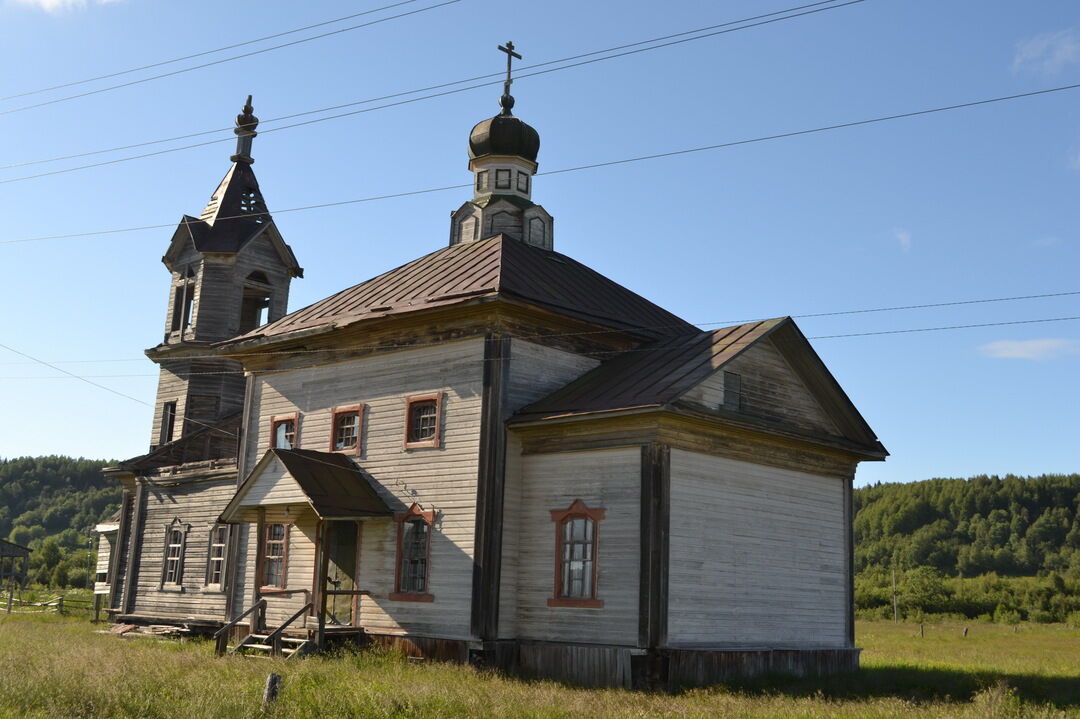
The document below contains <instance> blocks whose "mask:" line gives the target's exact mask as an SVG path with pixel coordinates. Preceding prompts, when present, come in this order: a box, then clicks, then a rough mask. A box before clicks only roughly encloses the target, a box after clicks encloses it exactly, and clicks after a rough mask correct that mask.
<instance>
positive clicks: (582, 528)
mask: <svg viewBox="0 0 1080 719" xmlns="http://www.w3.org/2000/svg"><path fill="white" fill-rule="evenodd" d="M604 513H605V510H603V509H591V508H589V507H588V506H586V504H585V503H584V502H582V501H581V500H580V499H575V500H574V502H573V504H571V505H570V506H569V507H567V508H566V509H553V510H551V521H552V522H554V523H555V592H554V596H552V597H551V598H550V599H548V601H547V605H548V606H549V607H586V608H592V609H599V608H600V607H602V606H604V602H603V600H601V599H598V598H597V587H596V578H597V559H598V557H597V551H596V550H597V547H598V546H599V538H600V522H601V520H603V519H604Z"/></svg>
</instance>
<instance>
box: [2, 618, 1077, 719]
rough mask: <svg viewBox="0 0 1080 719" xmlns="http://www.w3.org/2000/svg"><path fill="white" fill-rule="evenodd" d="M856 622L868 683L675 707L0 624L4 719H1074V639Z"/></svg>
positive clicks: (483, 679) (81, 629) (13, 621)
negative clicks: (278, 680)
mask: <svg viewBox="0 0 1080 719" xmlns="http://www.w3.org/2000/svg"><path fill="white" fill-rule="evenodd" d="M963 626H964V625H954V624H941V625H930V624H928V625H926V632H925V636H924V637H920V636H919V627H918V625H911V624H899V625H894V624H891V623H884V622H862V623H860V624H859V625H858V628H857V632H858V640H859V645H860V646H862V647H864V649H865V651H864V652H863V662H862V664H863V669H862V671H860V672H859V673H857V674H850V675H845V676H840V677H832V678H829V679H825V680H795V679H772V680H769V681H758V682H754V683H749V684H743V685H741V686H725V687H716V688H713V689H708V690H694V691H688V692H684V693H681V694H679V695H677V696H670V695H660V694H653V695H648V694H639V693H633V692H627V691H619V690H604V691H597V690H584V689H574V688H570V687H565V686H561V685H558V684H555V683H551V682H523V681H518V680H512V679H505V678H502V677H498V676H495V675H492V674H480V673H477V672H475V671H473V670H472V669H469V668H467V667H461V666H453V665H443V664H415V663H410V662H407V661H405V660H403V659H402V658H400V657H399V656H397V655H393V654H388V653H374V652H359V653H347V654H341V655H339V656H335V657H319V658H309V659H304V660H302V661H292V662H283V661H278V660H255V659H244V658H239V657H228V658H223V659H214V658H213V656H212V650H211V647H210V645H209V644H207V643H206V642H202V641H184V642H177V641H157V640H151V639H128V640H124V639H119V638H117V637H114V636H105V635H100V634H95V633H94V630H95V629H96V627H94V626H92V625H90V624H89V623H87V622H86V621H85V620H84V619H83V620H80V619H74V618H65V617H59V616H56V615H46V616H16V615H12V616H5V615H2V614H0V717H4V718H7V717H19V718H20V719H21V718H23V717H28V718H37V717H48V718H49V719H60V718H66V717H192V718H200V717H207V718H209V717H214V718H219V717H262V716H267V715H265V714H262V713H261V712H260V709H259V701H260V698H261V694H262V687H263V683H264V682H265V680H266V675H267V673H268V672H270V671H275V672H278V673H280V674H282V675H283V676H284V678H285V680H284V688H283V692H282V695H281V699H280V701H279V702H278V704H277V706H276V707H275V708H274V710H273V711H272V712H271V715H272V716H274V717H459V716H460V717H652V716H657V717H713V716H723V717H833V716H837V717H860V718H863V717H903V718H904V719H913V718H916V717H979V718H980V719H982V718H986V717H1028V716H1033V717H1062V716H1067V717H1080V631H1078V630H1075V629H1067V628H1065V627H1064V626H1061V625H1024V626H1021V627H1020V628H1019V631H1017V632H1014V630H1013V628H1012V627H1006V626H999V625H991V624H977V623H976V624H970V625H968V626H970V627H971V631H970V633H969V636H968V637H966V638H964V637H962V630H963Z"/></svg>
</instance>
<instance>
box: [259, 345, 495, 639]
mask: <svg viewBox="0 0 1080 719" xmlns="http://www.w3.org/2000/svg"><path fill="white" fill-rule="evenodd" d="M483 357H484V342H483V340H482V339H479V338H477V339H469V340H462V341H460V342H452V343H447V344H441V345H436V346H432V347H424V348H420V349H413V350H404V351H400V352H393V353H387V354H380V355H377V356H373V357H365V358H360V359H356V360H350V361H347V362H340V363H335V364H330V365H323V366H319V367H312V368H305V369H297V370H292V371H289V372H281V373H275V374H267V375H257V376H256V378H255V381H254V383H253V397H252V413H251V416H252V421H253V422H257V424H256V425H254V426H250V427H249V428H248V432H247V435H246V436H247V440H246V442H247V445H246V452H247V466H249V467H254V465H255V463H256V462H257V461H258V459H259V458H260V457H261V456H262V455H263V453H265V451H266V449H267V448H268V447H269V441H270V438H269V430H270V419H271V417H273V416H278V415H288V414H292V413H293V412H297V411H299V412H300V425H299V429H298V439H297V444H298V446H299V447H300V448H302V449H312V450H318V451H323V452H325V451H327V450H328V448H329V443H330V431H331V426H330V425H331V411H332V409H333V408H334V407H336V406H342V405H352V404H356V403H358V402H362V403H364V405H365V412H364V421H363V434H362V441H361V452H360V455H359V457H357V461H358V463H359V464H360V465H361V466H362V467H363V468H364V470H366V471H367V472H368V473H369V474H370V475H371V477H372V478H373V479H374V480H375V483H376V485H377V487H378V489H379V491H380V493H381V494H382V496H383V498H384V499H385V500H386V501H387V503H388V504H389V505H390V506H391V507H392V508H395V509H396V510H397V511H404V510H405V509H407V508H408V507H409V505H411V504H412V503H413V502H419V503H420V504H422V505H423V506H424V508H425V509H426V510H430V509H432V508H434V509H435V510H436V511H437V512H438V519H437V521H436V526H435V531H434V533H433V535H432V546H431V563H430V574H429V581H430V589H431V593H432V594H434V596H435V600H434V602H431V603H422V602H399V601H391V600H390V599H389V594H390V593H391V592H393V591H394V567H395V563H396V556H397V535H396V525H395V524H394V522H392V521H389V520H377V521H367V522H364V523H363V530H362V539H361V549H360V553H361V556H360V576H359V584H360V588H361V589H366V590H368V591H370V592H371V595H370V596H366V597H364V598H363V599H362V601H361V609H360V613H361V624H362V625H363V626H364V627H365V628H366V629H367V630H368V631H370V632H373V633H390V634H392V633H398V634H403V633H415V634H430V635H436V636H441V637H448V638H469V637H470V629H469V615H470V607H471V602H472V557H473V533H474V525H475V518H476V477H477V469H478V452H479V433H480V412H481V392H482V389H483V370H484V367H483V364H484V361H483ZM433 392H440V393H441V394H442V401H443V404H442V416H441V426H442V431H441V446H440V447H437V448H419V449H408V450H406V449H405V448H404V446H403V445H404V435H405V398H406V397H408V396H412V395H420V394H429V393H433ZM248 555H249V556H248V562H253V558H254V548H249V550H248ZM290 580H291V570H290ZM247 581H248V582H249V583H250V581H251V578H250V577H248V578H247ZM308 584H309V586H310V581H309V583H308ZM245 596H246V597H250V585H249V589H248V591H247V592H246V594H245ZM248 603H249V602H248ZM245 606H246V604H245Z"/></svg>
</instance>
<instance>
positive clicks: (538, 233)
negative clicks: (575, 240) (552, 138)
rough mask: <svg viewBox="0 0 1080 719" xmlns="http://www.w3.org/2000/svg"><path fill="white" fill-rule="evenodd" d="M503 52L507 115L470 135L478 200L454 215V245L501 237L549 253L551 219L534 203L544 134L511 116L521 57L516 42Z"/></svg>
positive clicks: (502, 48)
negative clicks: (517, 62) (516, 64)
mask: <svg viewBox="0 0 1080 719" xmlns="http://www.w3.org/2000/svg"><path fill="white" fill-rule="evenodd" d="M498 48H499V50H500V51H501V52H504V53H506V81H505V82H504V83H503V94H502V97H500V98H499V106H500V107H501V108H502V110H501V112H499V114H498V115H496V116H495V117H492V118H490V119H487V120H484V121H483V122H480V123H478V124H477V125H476V126H475V127H473V129H472V132H471V133H469V158H470V159H469V169H470V170H471V171H472V173H473V177H474V182H473V199H472V201H470V202H466V203H465V204H464V205H462V206H461V207H460V208H458V210H457V211H456V212H455V213H454V214H453V216H452V218H451V227H450V244H451V245H456V244H459V243H462V242H474V241H476V240H483V239H486V238H488V237H492V236H493V235H499V234H502V235H506V236H507V237H512V238H514V239H516V240H520V241H522V242H525V243H528V244H530V245H535V246H536V247H542V248H544V249H545V250H550V249H551V248H552V241H553V238H552V235H553V220H552V217H551V215H549V214H548V213H547V211H546V210H544V208H543V207H541V206H540V205H537V204H535V203H533V201H532V178H533V175H535V174H536V170H537V168H538V167H539V165H537V163H536V156H537V154H539V152H540V134H539V133H537V131H536V130H535V129H533V128H532V127H531V126H530V125H529V124H528V123H526V122H525V121H523V120H522V119H521V118H518V117H515V116H514V114H513V112H512V110H513V107H514V96H513V95H511V94H510V85H511V84H513V82H514V78H513V74H512V73H513V62H514V59H515V58H516V59H518V60H520V59H522V58H521V55H520V54H518V53H517V52H516V51H515V48H514V43H512V42H508V43H506V44H505V45H499V46H498Z"/></svg>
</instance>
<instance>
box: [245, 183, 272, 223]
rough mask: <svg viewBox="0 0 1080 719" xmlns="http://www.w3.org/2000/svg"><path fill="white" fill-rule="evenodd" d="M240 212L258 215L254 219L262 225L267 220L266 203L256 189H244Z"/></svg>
mask: <svg viewBox="0 0 1080 719" xmlns="http://www.w3.org/2000/svg"><path fill="white" fill-rule="evenodd" d="M240 212H241V213H242V214H245V215H256V217H255V218H253V219H254V220H255V222H257V223H259V224H260V225H261V224H262V223H263V222H265V221H266V216H267V212H266V205H264V204H263V201H262V198H261V197H259V193H258V192H256V191H255V190H244V192H243V193H242V194H241V195H240Z"/></svg>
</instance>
